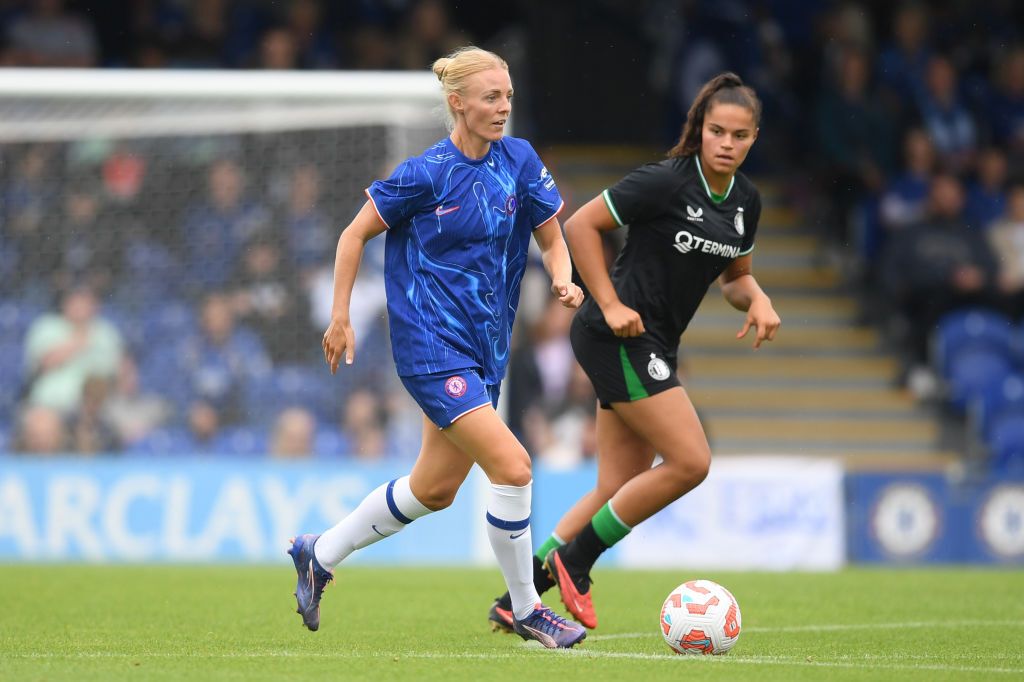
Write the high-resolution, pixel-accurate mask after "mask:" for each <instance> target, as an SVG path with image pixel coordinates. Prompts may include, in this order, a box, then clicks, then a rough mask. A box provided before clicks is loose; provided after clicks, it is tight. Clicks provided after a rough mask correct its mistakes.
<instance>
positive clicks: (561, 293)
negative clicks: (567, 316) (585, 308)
mask: <svg viewBox="0 0 1024 682" xmlns="http://www.w3.org/2000/svg"><path fill="white" fill-rule="evenodd" d="M551 293H553V294H554V295H555V296H557V297H558V300H559V301H560V302H561V304H562V305H564V306H565V307H566V308H579V307H580V304H581V303H583V289H580V288H579V287H578V286H576V285H575V284H573V283H572V282H566V281H564V280H561V279H556V280H554V281H552V282H551Z"/></svg>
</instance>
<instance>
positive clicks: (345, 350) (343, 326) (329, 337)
mask: <svg viewBox="0 0 1024 682" xmlns="http://www.w3.org/2000/svg"><path fill="white" fill-rule="evenodd" d="M321 345H322V346H323V349H324V360H326V361H327V365H328V366H329V367H330V368H331V374H334V373H335V372H337V371H338V365H339V364H341V358H342V356H344V357H345V364H346V365H351V364H352V363H353V362H354V361H355V359H356V333H355V331H353V330H352V325H351V324H350V323H349V321H348V320H342V319H340V318H337V317H336V318H334V319H332V320H331V324H330V326H328V327H327V331H325V332H324V340H323V343H322V344H321Z"/></svg>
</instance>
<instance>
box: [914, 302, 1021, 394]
mask: <svg viewBox="0 0 1024 682" xmlns="http://www.w3.org/2000/svg"><path fill="white" fill-rule="evenodd" d="M1013 337H1014V329H1013V323H1012V322H1010V319H1009V318H1008V317H1006V316H1005V315H1002V314H1000V313H997V312H995V311H992V310H986V309H984V308H970V309H967V310H957V311H955V312H952V313H949V314H948V315H946V316H945V317H943V318H942V319H941V320H939V323H938V328H937V330H936V332H935V336H934V339H933V342H934V352H935V362H936V368H937V369H938V370H939V372H940V374H941V375H942V376H944V377H947V378H948V377H949V376H950V371H951V368H952V364H953V360H954V358H955V357H956V356H957V355H958V354H960V353H961V352H962V351H964V350H967V349H985V350H989V351H994V352H998V353H1001V354H1003V355H1005V356H1007V357H1010V355H1011V352H1012V351H1011V349H1012V348H1013V344H1014V342H1013Z"/></svg>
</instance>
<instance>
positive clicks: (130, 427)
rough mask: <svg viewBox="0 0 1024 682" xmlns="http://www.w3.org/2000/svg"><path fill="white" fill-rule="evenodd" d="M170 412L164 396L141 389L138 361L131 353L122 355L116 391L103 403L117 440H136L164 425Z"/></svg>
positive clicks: (169, 406)
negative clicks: (136, 362) (136, 363)
mask: <svg viewBox="0 0 1024 682" xmlns="http://www.w3.org/2000/svg"><path fill="white" fill-rule="evenodd" d="M171 414H172V408H171V405H170V404H169V403H168V402H167V401H166V400H165V399H163V398H162V397H160V396H159V395H157V394H155V393H143V392H142V391H141V390H140V387H139V371H138V368H137V367H136V365H135V360H134V359H133V358H132V356H131V355H128V354H125V355H124V356H122V358H121V365H120V367H119V369H118V373H117V379H116V380H115V383H114V387H113V390H112V391H111V392H110V395H109V396H108V397H107V399H106V402H104V404H103V420H104V421H105V422H106V423H107V424H110V426H111V428H112V429H113V430H114V433H115V434H116V436H117V439H118V441H119V442H120V443H122V444H125V445H131V444H133V443H137V442H138V441H140V440H142V439H143V438H145V437H146V436H147V435H149V433H150V432H151V431H153V430H154V429H156V428H158V427H160V426H163V425H164V424H165V423H166V422H167V420H168V419H169V418H170V416H171Z"/></svg>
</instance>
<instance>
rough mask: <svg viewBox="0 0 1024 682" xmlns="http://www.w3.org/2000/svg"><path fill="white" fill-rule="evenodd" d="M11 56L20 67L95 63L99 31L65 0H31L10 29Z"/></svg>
mask: <svg viewBox="0 0 1024 682" xmlns="http://www.w3.org/2000/svg"><path fill="white" fill-rule="evenodd" d="M7 43H8V46H9V47H8V52H9V54H8V58H9V59H10V60H11V61H12V62H13V64H15V65H17V66H77V67H82V66H93V65H95V63H96V61H97V45H96V32H95V30H94V29H93V27H92V25H91V24H89V23H88V22H87V21H85V20H83V19H81V18H79V17H77V16H73V15H71V14H69V13H68V12H67V11H66V10H65V9H64V3H63V2H62V0H31V2H30V3H29V11H28V13H27V14H25V15H24V16H22V17H21V18H19V19H15V20H14V21H13V22H12V23H11V25H10V28H8V30H7Z"/></svg>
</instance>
